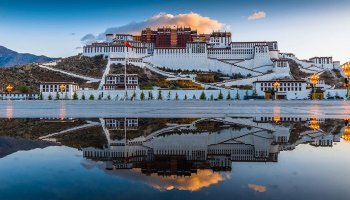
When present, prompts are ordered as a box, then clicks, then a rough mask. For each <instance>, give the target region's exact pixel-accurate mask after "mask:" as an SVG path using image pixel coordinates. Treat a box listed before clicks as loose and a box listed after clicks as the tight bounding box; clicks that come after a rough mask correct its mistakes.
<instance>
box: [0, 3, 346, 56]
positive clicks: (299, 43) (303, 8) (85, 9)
mask: <svg viewBox="0 0 350 200" xmlns="http://www.w3.org/2000/svg"><path fill="white" fill-rule="evenodd" d="M349 7H350V1H348V0H332V1H330V0H303V1H302V0H283V1H282V0H237V1H233V0H230V1H229V0H227V1H224V0H211V1H209V0H133V1H125V0H123V1H119V0H113V1H111V0H108V1H107V0H99V1H96V0H95V1H91V0H85V1H83V0H81V1H79V0H74V1H73V0H70V1H69V0H59V1H58V0H50V1H49V0H46V1H44V0H1V1H0V45H3V46H6V47H8V48H10V49H13V50H16V51H19V52H29V53H34V54H44V55H48V56H52V57H65V56H69V55H74V54H76V53H78V52H79V51H80V49H77V47H81V46H82V45H83V43H82V41H81V38H82V37H84V36H85V35H86V34H89V33H91V34H94V35H98V34H100V33H103V32H104V31H105V30H106V29H107V28H110V27H120V26H124V25H127V24H129V23H131V22H143V21H145V20H147V19H149V18H150V17H152V16H155V15H158V14H159V13H169V14H172V15H174V16H177V15H178V14H188V13H191V12H194V13H197V14H199V15H200V16H202V17H209V18H210V19H211V20H217V21H218V22H219V23H222V24H224V25H225V26H223V28H222V29H226V30H228V31H231V32H232V33H233V38H232V39H233V41H257V40H263V41H264V40H276V41H278V42H279V48H280V50H281V51H282V52H293V53H295V54H296V55H297V56H298V57H300V58H309V57H312V56H333V57H334V58H335V59H337V60H340V61H342V62H345V61H347V60H350V57H349V52H350V20H349V18H350V12H349V10H348V8H349ZM254 12H264V13H265V14H266V16H265V17H264V18H260V19H256V20H248V17H249V16H250V15H252V14H253V13H254Z"/></svg>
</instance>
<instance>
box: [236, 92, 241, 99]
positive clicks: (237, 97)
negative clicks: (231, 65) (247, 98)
mask: <svg viewBox="0 0 350 200" xmlns="http://www.w3.org/2000/svg"><path fill="white" fill-rule="evenodd" d="M236 99H237V100H240V99H241V97H240V96H239V92H238V90H237V93H236Z"/></svg>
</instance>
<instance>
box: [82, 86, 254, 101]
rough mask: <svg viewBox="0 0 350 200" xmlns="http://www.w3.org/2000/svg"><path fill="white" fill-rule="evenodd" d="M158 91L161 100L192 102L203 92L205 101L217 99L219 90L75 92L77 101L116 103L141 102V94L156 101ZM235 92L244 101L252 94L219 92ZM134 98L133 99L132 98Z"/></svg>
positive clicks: (234, 95)
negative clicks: (108, 100) (90, 99)
mask: <svg viewBox="0 0 350 200" xmlns="http://www.w3.org/2000/svg"><path fill="white" fill-rule="evenodd" d="M159 91H160V92H161V95H162V100H176V94H177V96H178V100H184V99H185V96H187V100H194V99H193V97H194V96H195V99H197V100H199V99H200V96H201V94H202V92H203V91H204V94H205V96H206V99H207V100H210V99H211V95H212V96H213V99H218V97H219V94H220V90H128V91H127V96H126V95H125V94H126V93H125V91H124V90H110V91H108V90H79V91H77V95H78V98H79V99H81V98H82V96H83V95H84V96H85V99H86V100H88V99H89V98H90V96H91V95H93V96H94V99H95V100H97V99H98V98H99V96H101V99H109V98H108V96H109V97H110V99H111V100H116V101H118V100H124V97H125V96H126V99H128V100H131V99H133V100H141V93H142V92H143V93H144V95H145V100H149V99H150V94H152V96H153V99H154V100H157V99H158V96H159ZM169 92H170V95H169ZM237 92H238V94H239V97H240V99H241V100H242V99H244V96H245V95H246V93H247V92H248V95H251V94H252V90H237V89H233V90H227V89H222V90H221V93H222V94H223V99H226V98H227V96H228V93H230V95H231V99H236V95H237ZM134 96H135V98H133V97H134Z"/></svg>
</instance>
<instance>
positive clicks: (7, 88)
mask: <svg viewBox="0 0 350 200" xmlns="http://www.w3.org/2000/svg"><path fill="white" fill-rule="evenodd" d="M12 90H13V86H12V85H11V84H8V85H7V86H6V91H7V92H8V93H11V92H12Z"/></svg>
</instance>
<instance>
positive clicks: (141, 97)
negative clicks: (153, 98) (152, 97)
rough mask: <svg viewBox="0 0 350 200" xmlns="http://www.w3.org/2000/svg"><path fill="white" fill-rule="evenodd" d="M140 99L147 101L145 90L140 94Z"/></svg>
mask: <svg viewBox="0 0 350 200" xmlns="http://www.w3.org/2000/svg"><path fill="white" fill-rule="evenodd" d="M140 99H141V101H143V100H145V93H143V90H142V92H141V94H140Z"/></svg>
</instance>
